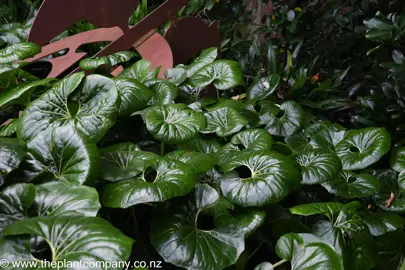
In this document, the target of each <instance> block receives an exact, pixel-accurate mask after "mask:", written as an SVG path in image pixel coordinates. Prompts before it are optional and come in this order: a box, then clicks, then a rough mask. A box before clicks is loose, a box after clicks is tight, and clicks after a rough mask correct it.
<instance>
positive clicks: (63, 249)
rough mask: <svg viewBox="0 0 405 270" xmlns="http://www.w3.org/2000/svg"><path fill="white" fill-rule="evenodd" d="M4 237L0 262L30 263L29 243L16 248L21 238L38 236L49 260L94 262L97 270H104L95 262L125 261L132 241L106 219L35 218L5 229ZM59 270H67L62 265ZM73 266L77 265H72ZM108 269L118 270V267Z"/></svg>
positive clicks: (76, 269)
mask: <svg viewBox="0 0 405 270" xmlns="http://www.w3.org/2000/svg"><path fill="white" fill-rule="evenodd" d="M3 234H4V235H5V236H12V235H13V236H14V235H15V236H19V237H18V238H5V239H3V240H1V241H0V259H3V260H8V261H9V262H15V261H27V260H31V261H33V260H34V258H33V256H32V254H31V252H30V244H29V243H26V245H16V242H17V241H19V239H24V238H23V236H22V235H31V236H39V237H42V238H43V239H44V240H45V241H46V242H47V243H48V245H49V246H50V249H51V251H52V260H53V261H66V262H72V264H73V262H75V261H76V262H79V261H80V260H83V259H85V260H86V262H87V263H90V262H94V263H95V262H98V264H97V265H98V266H99V267H98V268H94V269H99V270H101V269H104V268H103V267H102V264H101V265H100V263H99V262H101V261H104V262H112V261H125V260H127V259H128V258H129V256H130V254H131V248H132V244H133V242H134V241H133V240H132V239H130V238H128V237H127V236H125V235H124V234H123V233H121V231H119V230H118V229H116V228H114V227H113V226H112V225H111V224H110V223H108V222H107V221H106V220H104V219H101V218H96V217H36V218H30V219H25V220H21V221H18V222H15V223H13V225H12V226H9V227H7V228H6V229H5V230H4V231H3ZM65 265H66V268H62V269H63V270H68V269H74V270H79V268H68V265H69V264H65ZM75 265H77V263H76V264H75ZM110 269H116V270H121V268H118V267H111V268H110Z"/></svg>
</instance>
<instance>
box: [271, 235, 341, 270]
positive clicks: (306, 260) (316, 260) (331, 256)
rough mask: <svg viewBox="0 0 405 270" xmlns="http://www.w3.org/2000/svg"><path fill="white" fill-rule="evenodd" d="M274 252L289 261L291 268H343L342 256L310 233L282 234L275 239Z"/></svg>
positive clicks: (302, 269)
mask: <svg viewBox="0 0 405 270" xmlns="http://www.w3.org/2000/svg"><path fill="white" fill-rule="evenodd" d="M276 252H277V255H278V256H279V257H280V258H283V259H285V260H288V261H291V270H304V269H330V270H332V269H333V270H340V269H341V270H343V269H344V268H343V260H342V257H341V256H340V255H339V254H338V253H337V252H336V250H335V248H334V247H333V246H332V245H330V244H329V243H327V242H326V241H324V240H322V239H321V238H318V237H316V236H314V235H312V234H306V233H301V234H296V233H289V234H286V235H283V236H282V237H281V238H280V239H279V240H278V241H277V244H276Z"/></svg>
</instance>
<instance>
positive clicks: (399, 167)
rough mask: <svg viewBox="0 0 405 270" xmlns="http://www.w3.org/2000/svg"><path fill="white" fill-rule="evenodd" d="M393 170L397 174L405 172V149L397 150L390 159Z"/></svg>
mask: <svg viewBox="0 0 405 270" xmlns="http://www.w3.org/2000/svg"><path fill="white" fill-rule="evenodd" d="M390 164H391V168H392V169H394V170H396V171H397V172H402V171H404V170H405V147H401V148H398V149H395V150H394V151H393V153H392V155H391V158H390Z"/></svg>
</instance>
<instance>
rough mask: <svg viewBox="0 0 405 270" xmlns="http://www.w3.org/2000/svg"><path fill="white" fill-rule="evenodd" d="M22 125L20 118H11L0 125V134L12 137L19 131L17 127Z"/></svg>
mask: <svg viewBox="0 0 405 270" xmlns="http://www.w3.org/2000/svg"><path fill="white" fill-rule="evenodd" d="M19 125H20V119H19V118H15V119H11V120H10V121H9V122H8V123H7V124H5V125H4V124H3V126H0V136H2V137H10V136H12V135H14V134H15V133H16V132H17V128H18V126H19Z"/></svg>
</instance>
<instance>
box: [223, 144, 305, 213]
mask: <svg viewBox="0 0 405 270" xmlns="http://www.w3.org/2000/svg"><path fill="white" fill-rule="evenodd" d="M296 167H297V166H296V165H295V164H294V162H293V161H292V160H291V159H289V158H288V157H286V156H284V155H281V154H278V153H276V152H266V151H260V152H259V151H246V150H245V151H242V152H239V153H237V154H235V156H234V157H233V158H231V159H230V160H229V161H228V162H227V163H226V164H224V165H222V167H221V170H222V171H224V172H227V173H226V174H225V175H224V176H223V177H222V178H221V179H219V180H218V181H219V183H220V186H221V190H222V193H223V195H224V196H225V197H226V198H227V199H228V200H229V201H230V202H232V203H235V204H238V205H241V206H245V207H246V206H261V205H265V204H270V203H275V202H278V201H281V200H282V199H283V198H284V197H286V196H287V195H288V194H289V193H290V192H291V191H292V190H293V189H294V188H295V187H296V186H297V185H298V184H299V182H300V181H301V176H300V173H299V171H298V170H297V168H296ZM232 170H236V171H240V172H239V174H238V173H236V172H235V171H232Z"/></svg>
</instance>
